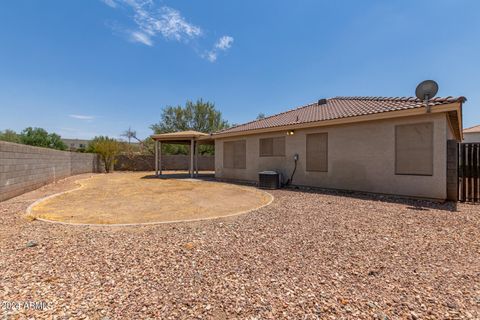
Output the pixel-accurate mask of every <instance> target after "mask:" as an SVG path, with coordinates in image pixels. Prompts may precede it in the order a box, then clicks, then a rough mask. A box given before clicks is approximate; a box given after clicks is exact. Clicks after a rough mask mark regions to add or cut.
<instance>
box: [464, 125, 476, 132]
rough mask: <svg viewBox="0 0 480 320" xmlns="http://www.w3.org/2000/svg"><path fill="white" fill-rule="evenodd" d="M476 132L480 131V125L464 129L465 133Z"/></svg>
mask: <svg viewBox="0 0 480 320" xmlns="http://www.w3.org/2000/svg"><path fill="white" fill-rule="evenodd" d="M475 132H480V125H478V126H475V127H470V128H467V129H465V130H463V133H475Z"/></svg>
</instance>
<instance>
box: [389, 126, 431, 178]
mask: <svg viewBox="0 0 480 320" xmlns="http://www.w3.org/2000/svg"><path fill="white" fill-rule="evenodd" d="M395 174H408V175H422V176H431V175H433V123H432V122H428V123H415V124H407V125H398V126H396V127H395Z"/></svg>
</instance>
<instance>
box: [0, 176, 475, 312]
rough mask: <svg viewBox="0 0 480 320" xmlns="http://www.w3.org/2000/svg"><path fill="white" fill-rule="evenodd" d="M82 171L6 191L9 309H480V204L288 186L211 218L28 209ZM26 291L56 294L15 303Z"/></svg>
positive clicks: (3, 291) (3, 290)
mask: <svg viewBox="0 0 480 320" xmlns="http://www.w3.org/2000/svg"><path fill="white" fill-rule="evenodd" d="M78 179H79V176H76V177H71V178H69V179H66V180H64V181H62V182H60V183H57V184H54V185H49V186H46V187H43V188H42V189H39V190H36V191H33V192H30V193H28V194H25V195H22V196H20V197H17V198H13V199H10V200H8V201H5V202H1V203H0V270H1V272H0V301H2V306H1V307H2V310H1V311H0V312H2V313H0V316H3V315H4V314H11V315H12V318H13V319H15V318H17V317H19V315H20V317H22V316H25V317H34V318H36V319H41V318H52V315H56V316H58V317H57V318H56V319H67V318H74V319H87V318H88V319H149V318H150V319H192V318H198V319H200V318H202V319H282V318H292V319H469V318H470V319H480V207H479V206H471V205H463V204H460V205H458V208H457V210H458V211H457V212H452V211H451V209H452V208H453V205H452V204H434V203H429V202H418V201H410V202H407V201H405V200H399V199H397V200H396V199H395V198H386V197H380V196H377V197H372V196H362V195H358V194H349V195H347V194H335V193H333V192H330V193H325V192H323V193H315V192H302V191H296V190H279V191H274V192H272V194H273V195H274V196H275V201H274V202H273V203H272V204H271V205H269V206H267V207H263V208H261V209H259V210H257V211H253V212H251V213H248V214H245V215H240V216H236V217H231V218H222V219H218V220H209V221H204V222H191V223H177V224H164V225H155V226H140V227H85V226H67V225H58V224H50V223H45V222H40V221H28V220H27V219H26V218H25V216H24V212H25V210H26V208H27V207H28V206H29V205H30V204H31V203H32V202H34V201H35V200H36V199H38V198H40V197H43V196H46V195H49V194H54V193H57V192H59V191H62V190H68V189H71V188H74V187H75V185H74V183H73V181H75V180H78ZM29 241H30V242H29ZM27 244H28V245H27ZM26 301H43V302H45V303H48V307H47V308H46V310H43V311H42V310H33V309H29V310H27V309H26V308H25V305H23V304H22V305H20V306H19V310H18V311H16V310H14V311H5V307H6V306H11V305H8V304H7V303H6V302H11V303H14V302H21V303H23V302H26ZM13 306H15V305H13ZM5 318H6V319H10V318H9V317H5ZM2 319H3V318H2Z"/></svg>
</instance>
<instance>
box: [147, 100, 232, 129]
mask: <svg viewBox="0 0 480 320" xmlns="http://www.w3.org/2000/svg"><path fill="white" fill-rule="evenodd" d="M227 127H228V122H227V121H226V120H224V119H223V118H222V113H221V112H220V111H218V110H217V109H215V104H214V103H211V102H208V101H206V102H204V101H203V100H202V99H199V100H197V101H196V102H192V101H187V103H186V104H185V106H176V107H174V106H167V107H166V108H164V109H163V110H162V114H161V120H160V122H159V123H157V124H153V125H152V126H150V128H151V129H152V130H153V131H154V132H155V133H168V132H175V131H185V130H195V131H200V132H205V133H210V132H215V131H218V130H222V129H224V128H227Z"/></svg>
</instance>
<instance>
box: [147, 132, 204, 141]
mask: <svg viewBox="0 0 480 320" xmlns="http://www.w3.org/2000/svg"><path fill="white" fill-rule="evenodd" d="M205 136H208V133H203V132H199V131H193V130H187V131H177V132H169V133H159V134H154V135H152V139H153V140H168V139H179V140H189V139H196V138H200V137H205Z"/></svg>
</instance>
